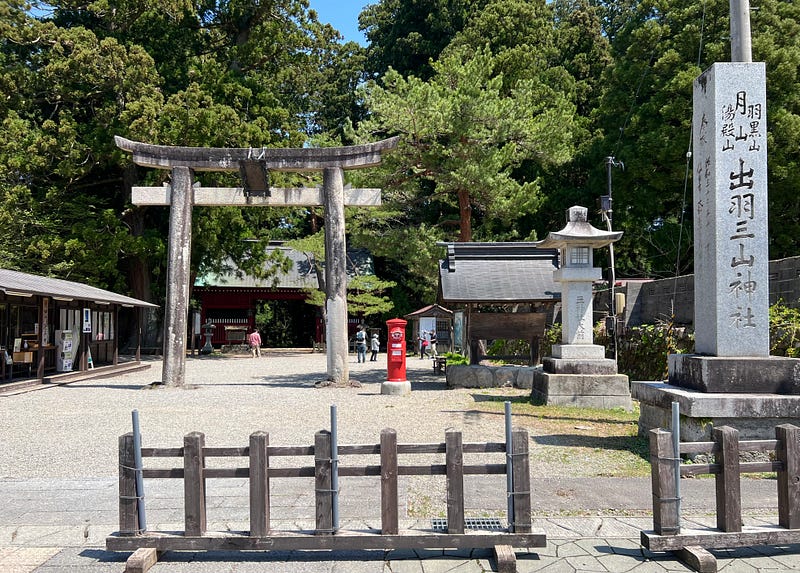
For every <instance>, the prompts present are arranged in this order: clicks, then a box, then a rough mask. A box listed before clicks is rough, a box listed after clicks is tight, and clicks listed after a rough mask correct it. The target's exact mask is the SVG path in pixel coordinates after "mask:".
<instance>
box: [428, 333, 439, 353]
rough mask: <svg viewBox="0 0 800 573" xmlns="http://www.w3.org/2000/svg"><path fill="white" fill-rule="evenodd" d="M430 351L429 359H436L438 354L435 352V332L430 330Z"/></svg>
mask: <svg viewBox="0 0 800 573" xmlns="http://www.w3.org/2000/svg"><path fill="white" fill-rule="evenodd" d="M430 350H431V357H433V358H436V357H437V356H439V353H438V352H437V351H436V331H435V330H431V346H430Z"/></svg>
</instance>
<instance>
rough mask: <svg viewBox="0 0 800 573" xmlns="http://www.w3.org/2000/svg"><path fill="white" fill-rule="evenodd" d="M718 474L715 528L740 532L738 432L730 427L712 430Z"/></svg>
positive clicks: (740, 501)
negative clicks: (715, 444) (716, 449)
mask: <svg viewBox="0 0 800 573" xmlns="http://www.w3.org/2000/svg"><path fill="white" fill-rule="evenodd" d="M713 436H714V441H715V442H716V443H717V444H718V446H719V447H718V451H717V453H716V461H717V464H719V465H720V473H718V474H717V475H716V476H715V481H716V485H717V527H718V528H719V529H720V530H722V531H725V532H728V533H736V532H739V531H741V530H742V492H741V483H740V482H741V474H740V472H739V431H738V430H736V429H735V428H731V427H730V426H721V427H719V428H714V432H713Z"/></svg>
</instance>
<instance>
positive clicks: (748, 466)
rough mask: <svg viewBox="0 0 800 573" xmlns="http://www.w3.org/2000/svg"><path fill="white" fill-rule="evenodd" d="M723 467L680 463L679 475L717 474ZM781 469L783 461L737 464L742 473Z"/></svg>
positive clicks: (777, 470)
mask: <svg viewBox="0 0 800 573" xmlns="http://www.w3.org/2000/svg"><path fill="white" fill-rule="evenodd" d="M722 471H723V467H722V465H721V464H690V465H683V464H682V465H681V477H684V476H687V477H688V476H701V475H717V474H720V473H722ZM780 471H783V463H782V462H778V461H774V462H742V463H740V464H739V472H740V473H743V474H757V473H768V472H780Z"/></svg>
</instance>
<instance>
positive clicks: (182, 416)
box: [0, 353, 800, 573]
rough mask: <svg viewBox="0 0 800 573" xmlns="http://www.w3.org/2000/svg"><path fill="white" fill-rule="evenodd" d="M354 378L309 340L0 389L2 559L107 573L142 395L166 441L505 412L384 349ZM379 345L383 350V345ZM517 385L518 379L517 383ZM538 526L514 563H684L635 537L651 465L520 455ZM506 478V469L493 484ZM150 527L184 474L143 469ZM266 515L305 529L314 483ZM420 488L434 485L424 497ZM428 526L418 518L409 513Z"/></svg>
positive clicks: (149, 442)
mask: <svg viewBox="0 0 800 573" xmlns="http://www.w3.org/2000/svg"><path fill="white" fill-rule="evenodd" d="M351 358H352V364H351V365H350V366H351V369H352V370H351V375H352V378H353V379H356V380H359V381H360V382H361V384H362V386H361V387H360V388H347V389H317V388H314V382H316V381H318V380H321V379H323V378H324V372H325V359H324V356H321V355H318V354H317V355H313V354H290V353H283V354H270V355H267V356H266V357H265V358H262V359H261V360H259V359H238V358H230V359H225V360H219V359H192V360H189V362H188V364H187V379H188V380H189V383H190V384H191V386H192V388H191V389H186V390H163V389H162V390H153V389H150V386H149V385H150V384H151V383H152V382H154V381H156V380H158V378H159V377H160V368H161V365H160V363H159V362H154V363H153V368H152V369H150V370H148V371H145V372H138V373H130V374H126V375H123V376H118V377H115V378H108V379H98V380H89V381H84V382H76V383H73V384H70V385H66V386H61V387H51V388H45V389H41V390H35V391H25V392H22V393H17V394H14V393H10V394H3V395H0V440H2V441H0V572H2V573H30V572H52V573H55V572H87V573H95V572H96V573H100V572H103V573H105V572H109V573H110V572H118V573H121V572H122V571H123V570H124V568H125V566H124V563H125V560H126V559H127V557H128V555H129V554H128V553H124V552H121V553H114V552H109V551H106V550H105V538H106V536H108V535H109V534H111V533H113V532H115V531H116V530H117V529H118V527H119V526H118V514H117V460H116V449H117V437H118V436H119V435H120V434H122V433H125V432H127V431H129V428H130V411H131V409H133V408H137V409H138V410H139V412H140V417H141V419H142V434H143V442H144V445H145V446H147V447H153V446H160V447H176V446H177V445H180V444H181V443H182V436H183V435H184V434H186V433H188V432H189V431H193V430H202V431H204V432H205V433H206V441H207V445H228V446H231V445H242V444H245V443H246V438H247V436H248V435H249V433H251V432H253V431H255V430H258V429H267V430H268V431H270V436H271V437H270V441H271V443H272V444H275V445H301V444H309V443H311V442H312V441H313V432H314V431H315V430H316V429H319V428H321V427H325V426H326V425H327V421H328V415H329V407H330V404H331V403H336V404H337V407H338V409H339V426H340V443H341V444H355V443H374V442H376V441H377V436H378V433H379V431H380V429H381V428H383V427H395V428H398V434H399V437H401V436H402V441H403V442H405V443H412V442H414V443H425V442H434V441H436V442H438V441H442V438H443V432H444V429H445V428H448V427H456V428H459V429H462V431H463V432H464V433H465V438H464V439H465V441H487V440H490V441H493V440H502V434H503V428H502V419H500V420H498V418H497V416H480V415H478V414H476V413H475V412H474V411H472V412H470V411H469V407H468V406H469V403H470V400H471V399H472V397H471V394H470V392H469V391H463V390H446V389H445V388H444V381H443V380H444V379H443V377H440V376H439V377H437V376H434V375H433V373H432V369H431V367H430V362H428V361H419V360H413V359H411V360H409V379H410V380H411V381H412V388H413V392H412V395H411V396H409V397H388V396H382V395H380V381H381V380H382V379H383V376H384V374H385V370H384V369H383V368H384V367H385V364H384V363H382V362H377V363H372V364H371V363H367V364H361V365H359V364H356V362H355V356H352V357H351ZM382 358H384V357H383V356H382ZM517 393H519V392H517ZM531 472H532V475H533V481H532V489H533V491H534V513H535V515H536V517H535V519H534V529H538V530H542V531H544V532H545V533H546V534H547V539H548V543H547V547H545V548H537V549H534V550H530V551H520V550H518V551H517V552H516V554H517V560H518V562H517V563H518V571H519V572H520V573H526V572H533V571H537V572H551V573H555V572H627V571H632V572H639V573H644V572H647V573H651V572H654V573H658V572H662V571H688V570H689V569H688V568H687V567H686V566H685V565H683V564H681V563H680V562H679V561H677V560H676V559H675V558H674V556H673V555H671V554H666V553H658V554H655V553H651V552H649V551H647V550H644V549H643V548H642V547H641V545H640V544H639V535H640V531H641V530H643V529H650V528H651V526H652V518H651V517H650V510H651V500H650V484H649V479H604V478H576V477H571V476H549V477H548V476H542V475H538V474H537V469H536V468H535V467H532V468H531ZM500 482H503V483H500ZM742 483H743V485H742V488H743V500H742V502H743V510H744V513H745V515H746V520H745V522H746V525H764V524H774V523H777V517H776V516H774V515H772V513H771V508H775V507H777V496H776V494H775V482H774V481H772V480H744V481H743V482H742ZM340 485H341V489H342V502H341V503H342V505H341V515H342V528H343V529H348V528H352V529H364V528H367V527H377V526H378V524H377V523H376V520H378V519H379V507H380V502H379V497H378V496H379V488H378V487H375V483H374V479H372V478H342V480H341V483H340ZM145 487H146V507H147V516H148V524H149V526H150V527H149V528H150V529H162V530H181V529H182V528H183V526H182V518H183V509H182V507H183V492H182V485H181V483H180V481H179V480H147V481H146V483H145ZM504 488H505V483H504V478H503V479H500V480H498V476H468V477H467V480H466V483H465V489H466V496H465V497H466V499H467V511H468V512H472V514H473V515H484V516H498V517H499V518H501V519H503V521H504V516H503V511H502V510H503V508H504V507H505V489H504ZM682 489H683V494H684V498H685V503H684V507H685V510H684V515H685V521H684V525H686V526H691V527H704V526H705V527H713V524H714V519H713V516H712V514H711V512H712V511H713V507H714V501H713V499H714V497H713V480H708V479H698V480H687V481H686V484H685V485H684V487H683V488H682ZM273 493H274V494H275V497H274V498H273V499H274V505H273V516H272V517H273V519H272V523H273V527H276V528H278V529H298V528H308V529H313V511H314V501H313V482H312V481H311V480H308V483H306V480H300V479H293V480H275V484H274V491H273ZM400 494H401V515H404V516H405V517H406V519H405V521H404V523H403V524H402V525H411V524H412V523H411V520H412V518H410V517H409V515H410V514H409V507H410V506H413V507H414V508H415V509H414V511H413V512H412V513H413V514H415V515H418V514H420V513H421V512H420V507H421V506H424V505H425V504H427V503H429V504H431V510H432V512H433V514H434V515H438V514H439V513H437V512H438V511H439V509H438V508H439V506H438V505H437V504H438V503H439V502H440V501H441V500H437V496H438V495H439V494H440V491H439V490H438V489H436V488H434V487H431V488H430V489H429V488H428V484H427V482H425V481H422V482H414V481H412V480H410V479H407V480H403V481H401V492H400ZM428 496H429V497H430V498H431V499H428ZM247 499H248V490H247V484H246V481H245V480H243V479H242V480H209V484H208V507H209V510H208V519H209V530H212V531H225V530H243V529H247V515H248V513H247V511H248V510H247ZM415 525H416V526H419V527H426V526H428V525H429V524H428V523H427V522H425V521H422V522H417V523H416V524H415ZM713 553H714V554H715V555H716V557H717V558H718V564H719V570H720V571H726V572H729V573H734V572H754V571H764V572H772V573H774V572H778V571H793V570H800V545H790V546H785V547H759V548H752V549H750V548H748V549H741V550H736V551H714V552H713ZM151 571H152V572H153V573H166V572H170V573H190V572H191V573H204V572H208V573H212V572H213V573H217V572H235V573H245V572H250V571H253V572H255V571H258V572H266V573H270V572H275V573H278V572H280V573H302V572H315V573H316V572H323V573H327V572H348V573H362V572H364V573H367V572H370V573H371V572H381V573H404V572H409V573H411V572H413V573H438V572H445V571H447V572H458V573H473V572H474V573H480V572H483V571H496V563H495V562H494V560H493V558H492V555H491V551H484V550H480V551H478V550H475V551H431V550H426V551H352V552H336V553H331V552H311V551H305V552H303V551H296V552H273V553H269V552H247V553H225V552H168V553H166V554H165V555H163V556H162V557H161V559H160V560H159V562H158V563H157V564H156V565H155V566H154V567H153V568H152V569H151Z"/></svg>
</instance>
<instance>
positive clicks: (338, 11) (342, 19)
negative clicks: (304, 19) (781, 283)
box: [309, 0, 378, 45]
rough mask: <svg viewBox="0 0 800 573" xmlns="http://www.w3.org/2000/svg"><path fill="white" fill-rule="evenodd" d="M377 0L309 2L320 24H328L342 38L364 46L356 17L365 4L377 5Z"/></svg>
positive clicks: (363, 38)
mask: <svg viewBox="0 0 800 573" xmlns="http://www.w3.org/2000/svg"><path fill="white" fill-rule="evenodd" d="M377 3H378V0H369V1H368V0H309V5H310V6H311V8H313V9H314V10H316V11H317V15H318V16H319V21H320V22H325V23H327V24H330V25H331V26H333V27H334V28H336V29H337V30H339V32H340V33H341V34H342V36H344V38H345V40H353V41H354V42H358V43H359V44H361V45H365V44H366V42H367V40H366V38H365V37H364V34H362V33H361V32H359V31H358V15H359V14H360V13H361V10H363V9H364V6H366V5H367V4H377Z"/></svg>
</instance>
